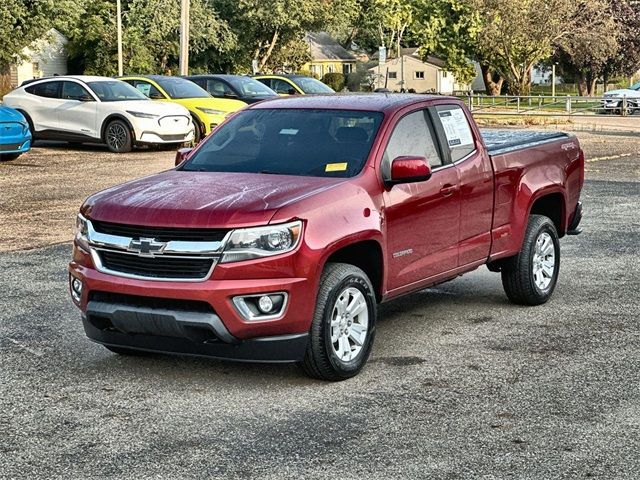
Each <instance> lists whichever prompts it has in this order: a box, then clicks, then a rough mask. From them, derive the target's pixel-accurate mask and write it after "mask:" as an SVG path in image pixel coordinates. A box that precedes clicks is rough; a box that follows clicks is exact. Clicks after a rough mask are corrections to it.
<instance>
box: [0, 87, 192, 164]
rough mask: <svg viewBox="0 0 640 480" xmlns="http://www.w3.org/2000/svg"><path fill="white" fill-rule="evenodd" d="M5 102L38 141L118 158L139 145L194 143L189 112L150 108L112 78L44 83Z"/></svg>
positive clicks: (173, 107)
mask: <svg viewBox="0 0 640 480" xmlns="http://www.w3.org/2000/svg"><path fill="white" fill-rule="evenodd" d="M4 102H5V104H7V105H8V106H10V107H13V108H15V109H16V110H18V111H19V112H20V113H22V114H23V115H24V117H25V118H26V120H27V122H28V123H29V127H30V129H31V133H32V135H33V139H34V140H39V139H42V140H63V141H67V142H73V143H105V144H106V145H107V146H108V147H109V150H111V151H112V152H119V153H120V152H128V151H130V150H131V149H132V148H133V146H134V145H136V144H139V145H174V146H178V145H180V144H182V143H185V142H190V141H192V140H193V138H194V127H193V124H192V123H191V116H190V115H189V111H188V110H187V109H186V108H184V107H182V106H180V105H170V104H160V103H154V102H151V101H149V99H148V98H147V97H145V96H144V95H143V94H142V93H140V92H139V91H138V90H136V89H135V88H133V87H132V86H131V85H129V84H127V83H125V82H122V81H120V80H116V79H113V78H109V77H93V76H84V75H77V76H64V77H62V76H58V77H50V78H45V79H41V80H38V81H34V82H29V83H28V84H26V85H23V86H21V87H19V88H17V89H15V90H14V91H12V92H10V93H8V94H7V95H5V96H4Z"/></svg>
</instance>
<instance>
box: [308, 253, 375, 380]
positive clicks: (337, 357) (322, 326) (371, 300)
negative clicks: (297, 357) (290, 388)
mask: <svg viewBox="0 0 640 480" xmlns="http://www.w3.org/2000/svg"><path fill="white" fill-rule="evenodd" d="M375 321H376V298H375V294H374V291H373V286H372V285H371V281H370V280H369V278H368V277H367V275H366V274H365V273H364V272H363V271H362V270H361V269H359V268H358V267H355V266H353V265H349V264H345V263H329V264H327V266H326V267H325V269H324V271H323V273H322V277H321V279H320V289H319V291H318V297H317V300H316V309H315V313H314V316H313V322H312V324H311V330H310V332H309V344H308V345H307V351H306V353H305V357H304V359H303V361H302V362H301V363H300V366H301V367H302V369H303V370H304V371H305V373H306V374H307V375H309V376H311V377H314V378H318V379H321V380H331V381H339V380H345V379H347V378H351V377H353V376H355V375H357V374H358V373H359V372H360V370H361V369H362V367H363V366H364V364H365V363H366V362H367V359H368V358H369V353H370V352H371V347H372V345H373V339H374V337H375Z"/></svg>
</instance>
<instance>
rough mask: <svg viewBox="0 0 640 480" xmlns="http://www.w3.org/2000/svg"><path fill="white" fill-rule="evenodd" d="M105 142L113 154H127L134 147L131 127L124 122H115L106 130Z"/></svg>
mask: <svg viewBox="0 0 640 480" xmlns="http://www.w3.org/2000/svg"><path fill="white" fill-rule="evenodd" d="M104 141H105V143H106V144H107V147H109V150H111V151H112V152H113V153H127V152H130V151H131V149H132V147H133V138H132V135H131V130H129V125H127V124H126V123H125V122H123V121H122V120H113V121H112V122H110V123H109V125H107V128H106V129H105V130H104Z"/></svg>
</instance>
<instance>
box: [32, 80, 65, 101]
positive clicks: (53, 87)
mask: <svg viewBox="0 0 640 480" xmlns="http://www.w3.org/2000/svg"><path fill="white" fill-rule="evenodd" d="M61 84H62V82H44V83H38V84H37V85H33V86H31V87H27V88H25V90H26V91H27V92H28V93H31V94H33V95H37V96H39V97H45V98H60V86H61Z"/></svg>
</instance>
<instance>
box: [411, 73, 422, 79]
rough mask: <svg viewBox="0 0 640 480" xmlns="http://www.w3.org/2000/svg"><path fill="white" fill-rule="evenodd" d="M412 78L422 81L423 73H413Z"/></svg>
mask: <svg viewBox="0 0 640 480" xmlns="http://www.w3.org/2000/svg"><path fill="white" fill-rule="evenodd" d="M413 78H415V79H416V80H424V72H413Z"/></svg>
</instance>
